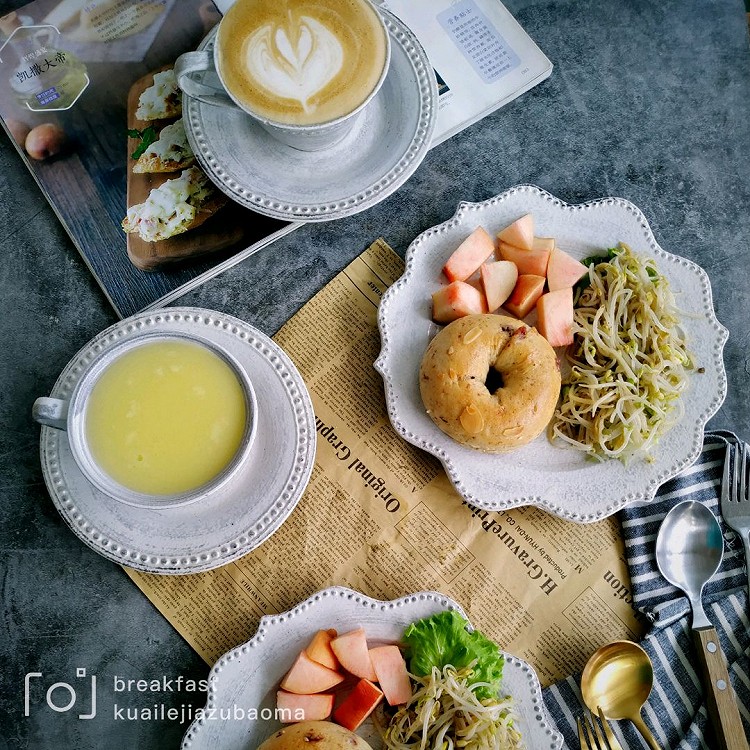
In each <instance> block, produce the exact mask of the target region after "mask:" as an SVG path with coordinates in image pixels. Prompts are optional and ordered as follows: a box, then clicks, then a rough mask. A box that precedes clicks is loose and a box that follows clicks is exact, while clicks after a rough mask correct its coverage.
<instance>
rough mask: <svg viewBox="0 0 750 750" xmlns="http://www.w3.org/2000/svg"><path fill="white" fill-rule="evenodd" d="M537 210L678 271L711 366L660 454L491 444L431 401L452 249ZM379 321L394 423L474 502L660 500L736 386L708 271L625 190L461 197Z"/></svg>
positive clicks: (693, 385)
mask: <svg viewBox="0 0 750 750" xmlns="http://www.w3.org/2000/svg"><path fill="white" fill-rule="evenodd" d="M528 212H531V213H532V214H533V215H534V221H535V226H536V230H535V231H536V234H537V235H539V236H545V237H554V238H555V239H556V241H557V243H558V244H559V245H560V247H562V248H563V249H564V250H566V251H568V252H569V253H570V254H571V255H573V256H574V257H576V258H585V257H586V256H589V255H593V254H595V253H598V252H602V251H603V250H605V249H606V248H608V247H613V246H614V245H616V244H617V243H618V242H626V243H627V244H629V245H630V246H631V247H632V249H633V250H634V251H635V252H637V253H639V254H641V255H646V256H650V257H653V258H654V259H655V260H656V262H657V264H658V267H659V269H660V270H661V271H662V272H663V273H664V275H665V276H666V277H667V278H668V279H669V282H670V285H671V288H672V290H673V292H674V294H675V297H676V301H677V305H678V307H679V308H680V310H681V311H682V315H681V324H682V328H683V329H684V331H685V334H686V337H687V342H688V347H689V349H690V351H691V352H692V353H693V354H694V355H695V360H696V362H697V366H698V367H700V368H703V369H704V372H702V373H700V374H699V373H697V372H695V373H693V374H692V375H691V382H690V384H689V388H688V391H687V392H686V394H685V395H684V396H683V403H684V406H685V414H684V416H683V417H682V419H680V421H679V422H678V423H677V424H676V425H675V426H674V427H672V429H671V430H670V431H669V432H667V433H666V434H665V435H664V436H663V437H662V439H661V441H660V442H659V444H658V446H657V449H656V451H655V452H654V456H653V459H654V460H653V462H652V463H647V462H645V461H633V462H631V463H630V464H629V465H628V466H624V465H623V464H622V463H621V462H620V461H617V460H611V461H604V462H596V461H592V460H591V459H588V458H587V457H586V456H585V455H584V454H582V453H581V452H580V451H577V450H576V449H574V448H571V447H566V446H562V445H557V444H552V443H550V442H549V440H548V439H547V437H546V436H545V435H541V436H539V437H538V438H537V439H536V440H534V441H533V442H532V443H529V444H528V445H526V446H523V447H522V448H519V449H517V450H515V451H513V452H511V453H507V454H500V455H489V454H485V453H481V452H479V451H475V450H472V449H470V448H466V447H464V446H462V445H460V444H459V443H457V442H455V441H454V440H453V439H451V438H450V437H448V436H447V435H446V434H444V433H443V432H441V431H440V430H439V429H438V428H437V427H436V426H435V425H434V424H433V422H432V420H431V419H430V418H429V417H428V416H427V414H426V413H425V409H424V406H423V405H422V399H421V396H420V393H419V383H418V373H419V366H420V363H421V360H422V356H423V354H424V352H425V350H426V348H427V344H428V343H429V341H430V339H431V338H432V337H433V336H434V335H435V333H437V331H438V327H437V326H436V325H435V324H434V323H433V322H432V321H431V319H430V315H431V295H432V293H433V292H434V291H435V290H436V289H438V287H439V286H440V284H441V281H440V279H441V271H442V267H443V265H444V264H445V261H446V260H447V259H448V257H449V256H450V254H451V253H452V252H453V250H454V249H455V248H456V247H457V246H458V245H459V243H460V242H461V241H462V240H463V239H464V238H465V237H466V236H467V235H468V234H469V233H470V232H471V231H472V230H473V229H475V228H476V227H477V226H480V225H481V226H484V227H485V228H486V229H487V231H488V232H490V234H494V233H495V232H497V231H499V230H500V229H502V228H503V227H504V226H507V225H508V224H510V223H511V222H512V221H514V220H515V219H517V218H518V217H519V216H521V215H523V214H525V213H528ZM378 325H379V327H380V335H381V341H382V349H381V351H380V354H379V356H378V358H377V360H376V362H375V369H376V370H377V371H378V372H379V373H380V374H381V375H382V376H383V380H384V382H385V395H386V402H387V405H388V414H389V416H390V420H391V423H392V424H393V426H394V428H395V429H396V431H397V432H398V433H399V434H400V435H401V436H402V437H403V438H404V439H405V440H407V441H408V442H410V443H413V444H414V445H416V446H418V447H419V448H422V449H423V450H425V451H427V452H429V453H432V454H433V455H435V456H436V457H437V458H439V459H440V461H441V462H442V464H443V466H444V468H445V471H446V472H447V474H448V477H449V478H450V480H451V482H452V483H453V485H454V486H455V488H456V490H457V491H458V492H459V494H460V495H461V496H462V497H463V498H464V499H465V500H466V501H467V502H469V503H471V504H472V505H475V506H477V507H480V508H484V509H487V510H507V509H509V508H515V507H519V506H522V505H534V506H538V507H540V508H543V509H544V510H546V511H549V512H550V513H553V514H555V515H557V516H560V517H561V518H566V519H569V520H572V521H577V522H581V523H588V522H592V521H598V520H600V519H602V518H605V517H607V516H610V515H612V514H613V513H615V512H616V511H618V510H620V509H621V508H623V507H624V506H625V505H628V504H631V503H634V502H637V501H644V502H649V501H651V500H653V497H654V495H655V494H656V491H657V490H658V488H659V486H660V485H661V484H663V483H664V482H665V481H667V480H668V479H670V478H671V477H673V476H675V475H676V474H678V473H679V472H680V471H682V470H683V469H686V468H687V467H688V466H690V465H691V464H692V463H693V462H694V461H695V460H696V459H697V458H698V455H699V454H700V451H701V446H702V442H703V428H704V426H705V424H706V422H707V421H708V419H709V418H710V417H711V416H713V414H715V413H716V411H717V410H718V408H719V407H720V406H721V404H722V402H723V401H724V397H725V396H726V389H727V383H726V374H725V371H724V361H723V359H722V352H723V349H724V344H725V342H726V340H727V336H728V332H727V330H726V329H725V328H724V327H723V326H722V325H721V324H720V323H719V321H718V320H717V318H716V315H715V314H714V309H713V302H712V297H711V285H710V282H709V279H708V276H707V274H706V272H705V271H704V270H703V269H702V268H700V267H699V266H697V265H696V264H695V263H693V262H692V261H690V260H686V259H685V258H681V257H679V256H677V255H673V254H671V253H668V252H666V251H665V250H663V249H662V248H661V247H659V245H658V243H657V242H656V239H655V238H654V235H653V233H652V231H651V228H650V227H649V225H648V222H647V221H646V218H645V217H644V215H643V213H642V212H641V211H640V209H638V208H637V207H636V206H634V205H633V204H632V203H630V202H629V201H626V200H623V199H621V198H603V199H601V200H596V201H592V202H590V203H582V204H579V205H568V204H567V203H564V202H563V201H561V200H559V199H557V198H555V197H554V196H552V195H550V194H549V193H547V192H545V191H544V190H541V189H540V188H538V187H535V186H533V185H519V186H516V187H513V188H511V189H510V190H507V191H505V192H504V193H501V194H500V195H498V196H496V197H495V198H491V199H490V200H487V201H484V202H482V203H461V204H460V205H459V206H458V210H457V211H456V214H455V215H454V216H453V218H451V219H449V220H448V221H446V222H444V223H443V224H439V225H438V226H436V227H433V228H431V229H428V230H427V231H425V232H423V233H422V234H420V235H419V237H417V238H416V239H415V240H414V242H412V243H411V245H410V246H409V249H408V250H407V253H406V271H405V273H404V275H403V276H402V277H401V278H400V279H398V281H396V283H395V284H393V286H391V288H390V289H388V291H387V292H386V293H385V294H384V295H383V299H382V301H381V303H380V309H379V312H378Z"/></svg>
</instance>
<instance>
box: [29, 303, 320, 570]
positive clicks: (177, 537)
mask: <svg viewBox="0 0 750 750" xmlns="http://www.w3.org/2000/svg"><path fill="white" fill-rule="evenodd" d="M144 331H161V332H166V333H176V334H180V333H182V334H192V335H194V336H196V337H197V338H199V339H201V338H202V339H206V340H208V341H209V342H211V343H213V344H215V345H216V346H218V347H220V348H222V349H224V350H225V351H227V352H228V353H230V354H231V355H232V356H233V357H234V359H235V361H237V362H238V363H239V365H240V366H241V367H243V368H244V369H245V371H246V372H247V374H248V376H249V378H250V380H251V381H252V383H253V389H254V390H255V393H256V397H257V402H258V412H257V419H258V430H257V434H256V437H255V441H254V442H253V447H252V449H251V451H250V455H249V456H248V459H247V460H246V461H244V462H243V464H242V466H241V467H240V468H239V469H238V471H237V474H236V475H235V476H233V477H232V479H231V480H230V481H229V482H228V483H227V484H226V485H223V486H222V487H221V488H219V489H218V490H214V491H212V492H209V493H208V494H207V495H206V497H204V498H202V499H201V500H200V501H199V502H195V503H192V504H190V505H183V506H179V507H176V508H164V509H153V508H136V507H134V506H132V505H126V504H125V503H121V502H119V501H117V500H115V499H113V498H111V497H109V496H107V495H105V494H104V493H103V492H100V491H99V490H97V489H96V488H95V487H94V486H93V485H92V484H91V483H90V482H89V481H88V479H86V477H85V476H84V475H83V473H82V472H81V470H80V469H79V468H78V464H77V463H76V462H75V459H74V458H73V454H72V453H71V449H70V444H69V442H68V436H67V433H65V432H63V431H62V430H56V429H54V428H52V427H42V429H41V436H40V456H41V463H42V472H43V474H44V480H45V482H46V484H47V489H48V490H49V493H50V496H51V497H52V501H53V503H54V504H55V507H56V508H57V510H58V512H59V513H60V515H61V516H62V517H63V519H64V520H65V522H66V523H67V524H68V526H69V527H70V529H71V530H72V531H73V532H74V533H75V534H76V536H78V538H79V539H81V541H83V542H84V543H85V544H87V545H88V546H89V547H91V548H92V549H93V550H94V551H96V552H98V553H99V554H100V555H103V556H104V557H106V558H108V559H109V560H112V561H114V562H117V563H120V564H122V565H127V566H129V567H131V568H135V569H136V570H140V571H143V572H145V573H162V574H168V573H169V574H182V573H199V572H203V571H206V570H211V569H213V568H217V567H219V566H220V565H226V564H227V563H228V562H231V561H232V560H236V559H237V558H239V557H241V556H242V555H246V554H247V553H248V552H250V551H251V550H253V549H255V548H256V547H257V546H258V545H260V544H261V543H262V542H264V541H265V540H266V539H268V538H269V537H270V536H271V535H272V534H273V533H274V532H276V531H277V530H278V528H279V527H280V526H281V524H282V523H283V522H284V521H285V520H286V518H287V517H288V516H289V514H290V513H291V512H292V510H293V509H294V507H295V506H296V505H297V502H298V501H299V498H300V497H301V496H302V493H303V492H304V490H305V487H306V486H307V482H308V481H309V478H310V475H311V473H312V469H313V464H314V461H315V447H316V444H315V415H314V413H313V407H312V401H311V400H310V395H309V393H308V392H307V388H306V387H305V383H304V381H303V380H302V376H301V375H300V373H299V371H298V370H297V368H296V367H295V366H294V363H293V362H292V361H291V359H289V357H288V355H287V354H286V352H284V351H283V350H282V349H281V347H280V346H279V345H278V344H277V343H276V342H274V341H273V340H272V339H270V338H268V336H266V335H265V334H264V333H262V332H261V331H259V330H257V329H256V328H254V327H253V326H251V325H249V324H248V323H245V322H244V321H242V320H239V319H238V318H234V317H232V316H230V315H226V314H224V313H220V312H215V311H213V310H204V309H201V308H195V307H170V308H166V309H163V310H151V311H148V312H143V313H139V314H138V315H134V316H132V317H130V318H126V319H125V320H122V321H120V322H119V323H115V324H114V325H113V326H110V327H109V328H107V329H106V330H104V331H102V332H101V333H100V334H99V335H98V336H96V337H95V338H93V339H92V340H91V341H89V342H88V344H86V345H85V346H84V347H83V348H82V349H81V350H80V351H79V352H78V353H77V354H76V355H75V356H74V357H73V358H72V359H71V360H70V362H69V363H68V365H67V366H66V367H65V369H64V370H63V371H62V373H61V374H60V377H59V378H58V379H57V382H56V383H55V385H54V387H53V389H52V393H51V395H52V396H53V397H55V398H63V399H64V398H69V397H70V394H71V393H72V392H73V389H74V388H75V386H76V383H77V382H78V381H79V380H80V378H81V377H82V373H83V372H84V370H85V369H86V367H87V365H88V364H89V363H90V362H91V361H92V359H94V358H95V357H96V356H98V355H99V354H100V353H102V352H104V351H106V350H107V349H108V348H109V347H113V346H116V345H117V344H118V343H120V342H123V341H126V340H128V339H129V338H133V337H137V336H139V335H140V334H141V333H142V332H144Z"/></svg>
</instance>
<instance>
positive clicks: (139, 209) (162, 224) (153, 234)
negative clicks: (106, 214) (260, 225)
mask: <svg viewBox="0 0 750 750" xmlns="http://www.w3.org/2000/svg"><path fill="white" fill-rule="evenodd" d="M226 203H227V198H226V196H225V195H224V194H223V193H220V192H219V191H218V190H216V188H215V187H214V186H213V185H212V184H211V182H210V181H209V179H208V177H206V175H205V174H204V173H203V171H201V170H200V169H199V168H198V167H190V168H188V169H185V170H183V171H182V173H181V174H180V176H179V177H175V178H174V179H172V180H167V181H166V182H164V183H163V184H162V185H160V186H159V187H156V188H153V189H152V190H151V192H150V193H149V194H148V198H146V200H145V201H144V202H143V203H138V204H136V205H135V206H131V207H130V208H129V209H128V214H127V216H126V217H125V218H124V219H123V220H122V228H123V229H124V230H125V231H126V232H128V233H131V232H133V233H136V234H138V235H139V236H140V237H141V239H143V240H144V241H146V242H159V241H161V240H166V239H168V238H169V237H174V236H175V235H177V234H182V233H183V232H188V231H190V230H191V229H195V228H196V227H198V226H200V225H201V224H203V223H204V222H205V221H206V220H207V219H210V218H211V217H212V216H213V215H214V214H215V213H216V212H217V211H218V210H219V209H220V208H221V207H222V206H224V205H225V204H226Z"/></svg>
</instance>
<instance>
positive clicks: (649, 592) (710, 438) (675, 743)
mask: <svg viewBox="0 0 750 750" xmlns="http://www.w3.org/2000/svg"><path fill="white" fill-rule="evenodd" d="M736 440H737V438H736V437H735V436H734V435H733V434H732V433H729V432H713V433H706V435H705V438H704V443H703V452H702V453H701V455H700V457H699V458H698V460H697V461H696V463H695V464H694V465H693V466H692V467H690V468H689V469H687V470H686V471H684V472H683V473H682V474H680V475H679V476H677V477H675V478H674V479H671V480H670V481H668V482H667V483H665V484H664V485H663V486H662V487H661V488H660V489H659V492H658V494H657V495H656V498H655V499H654V501H653V502H652V503H649V504H640V505H638V506H633V507H630V508H626V509H625V510H623V511H621V512H620V515H619V518H620V521H621V523H622V533H623V538H624V540H625V554H626V557H627V561H628V567H629V569H630V575H631V581H632V585H633V598H634V602H635V606H636V607H638V609H640V610H641V611H642V612H643V613H644V614H645V615H646V616H647V617H648V619H649V621H650V622H651V623H652V626H651V629H650V630H649V632H648V633H647V635H646V637H645V638H644V640H643V641H642V642H641V646H643V648H644V649H645V650H646V651H647V652H648V655H649V656H650V657H651V660H652V661H653V663H654V687H653V690H652V691H651V695H650V696H649V700H648V703H647V704H646V706H644V709H643V717H644V719H645V721H646V724H648V726H649V728H650V729H651V730H652V732H653V734H654V736H655V737H656V740H657V742H658V743H659V744H660V745H661V746H662V747H663V748H665V750H667V749H669V750H698V748H703V749H705V750H714V748H712V744H710V743H712V740H711V734H710V729H709V727H708V714H707V711H706V706H705V703H704V702H703V698H702V688H701V685H700V681H699V678H698V675H697V673H696V671H695V669H694V665H695V664H696V658H695V656H694V655H693V652H692V646H691V636H690V622H691V620H690V604H689V602H688V600H687V597H685V596H684V595H683V593H682V592H681V591H679V590H678V589H676V588H674V587H673V586H671V585H670V584H668V583H667V582H666V580H664V578H662V576H661V574H660V573H659V570H658V568H657V567H656V560H655V558H654V549H655V543H656V534H657V532H658V530H659V525H660V524H661V521H662V519H663V518H664V516H665V515H666V513H667V512H668V511H669V510H670V509H671V508H672V507H673V506H674V505H676V504H677V503H679V502H681V501H683V500H698V501H700V502H702V503H705V505H706V506H707V507H708V508H710V509H711V510H712V511H713V513H714V514H715V515H716V516H717V517H718V518H719V521H720V522H721V526H722V532H723V534H724V559H723V561H722V565H721V568H719V571H718V573H717V574H716V576H714V578H712V579H711V581H710V583H709V584H708V585H707V586H706V588H705V590H704V594H703V605H704V607H705V610H706V614H707V615H708V618H709V620H710V621H711V622H712V624H713V625H714V627H715V628H716V630H717V631H718V633H719V638H720V641H721V646H722V648H723V649H724V653H725V654H726V656H727V661H728V662H729V674H730V677H731V680H732V685H733V687H734V689H735V692H736V693H737V698H738V703H739V707H740V714H741V716H742V720H743V723H744V725H745V732H746V734H747V735H748V736H750V609H749V608H748V596H747V571H746V570H745V556H744V551H743V548H742V543H741V540H740V538H739V536H738V535H737V534H735V533H734V532H733V531H732V530H731V529H730V528H729V527H727V526H726V525H725V524H724V523H723V521H722V519H721V511H720V508H719V496H720V493H721V475H722V470H723V467H724V452H725V450H726V446H727V442H735V441H736ZM580 677H581V676H580V674H577V675H572V676H571V677H568V678H567V679H565V680H562V681H561V682H559V683H557V684H555V685H552V686H551V687H549V688H547V689H546V690H545V691H544V700H545V702H546V704H547V708H548V709H549V711H550V713H551V714H552V717H553V719H554V720H555V722H556V723H557V726H558V729H559V730H560V732H561V733H562V734H563V736H564V738H565V742H566V747H569V748H578V747H579V743H578V733H577V730H576V723H575V722H576V717H577V716H581V714H582V713H583V699H582V698H581V691H580ZM611 724H612V727H613V729H614V732H615V734H616V735H617V737H618V739H619V740H620V742H621V743H622V746H623V747H624V748H627V749H628V750H635V749H636V748H637V749H638V750H640V749H641V748H644V749H646V750H647V748H648V745H647V744H646V742H645V741H644V740H643V739H642V738H641V737H640V735H639V734H638V732H637V731H636V730H635V728H634V727H633V726H632V725H631V724H630V722H628V721H620V722H611Z"/></svg>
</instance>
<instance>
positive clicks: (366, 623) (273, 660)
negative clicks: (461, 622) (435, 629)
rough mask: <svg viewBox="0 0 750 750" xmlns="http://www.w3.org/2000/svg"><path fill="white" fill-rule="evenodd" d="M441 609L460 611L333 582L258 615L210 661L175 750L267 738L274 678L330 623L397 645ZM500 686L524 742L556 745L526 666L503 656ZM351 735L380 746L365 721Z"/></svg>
mask: <svg viewBox="0 0 750 750" xmlns="http://www.w3.org/2000/svg"><path fill="white" fill-rule="evenodd" d="M447 609H453V610H456V611H457V612H459V613H461V614H462V615H463V616H464V617H466V614H465V613H464V612H463V610H462V609H461V606H460V605H459V604H458V603H457V602H455V601H454V600H453V599H451V598H449V597H447V596H445V595H443V594H440V593H437V592H434V591H423V592H420V593H417V594H412V595H410V596H405V597H403V598H401V599H395V600H393V601H378V600H376V599H371V598H370V597H368V596H365V595H364V594H360V593H358V592H356V591H352V590H351V589H347V588H343V587H340V586H334V587H333V588H329V589H325V590H324V591H320V592H318V593H317V594H314V595H313V596H311V597H310V598H309V599H307V600H306V601H304V602H302V603H301V604H298V605H297V606H296V607H295V608H294V609H292V610H290V611H289V612H283V613H281V614H278V615H272V616H267V617H263V618H262V619H261V621H260V625H259V626H258V631H257V632H256V634H255V635H254V636H253V637H252V638H251V639H250V640H249V641H247V643H244V644H243V645H241V646H238V647H237V648H235V649H233V650H232V651H229V652H228V653H226V654H224V656H222V657H221V659H219V661H218V662H216V664H214V666H213V668H212V669H211V673H210V674H209V677H208V700H207V703H206V707H205V709H204V710H203V712H202V715H201V716H199V717H198V718H196V720H195V721H194V722H193V723H192V724H191V725H190V727H189V728H188V730H187V733H186V734H185V737H184V738H183V740H182V746H181V750H255V749H256V748H257V747H258V746H259V745H260V744H261V742H263V741H264V740H265V739H267V738H268V737H270V736H271V734H273V732H275V731H276V730H277V729H279V728H280V727H281V724H280V723H279V722H278V721H277V720H275V719H274V718H273V716H274V708H275V700H276V691H277V690H278V687H279V682H280V681H281V678H282V677H283V676H284V675H285V674H286V672H287V671H288V670H289V667H290V666H291V665H292V662H293V661H294V659H295V658H296V656H297V654H298V653H299V652H300V651H301V650H302V649H303V648H305V646H307V644H308V643H309V642H310V640H311V639H312V637H313V635H315V633H316V632H317V631H318V630H321V629H328V628H336V630H338V632H340V633H344V632H346V631H347V630H353V629H355V628H357V627H360V626H363V627H364V628H365V631H366V632H367V637H368V640H371V641H374V642H382V643H397V642H398V641H400V640H401V636H402V634H403V632H404V629H405V628H406V626H407V625H409V624H410V623H412V622H415V621H416V620H419V619H421V618H423V617H429V616H430V615H433V614H435V613H437V612H443V611H445V610H447ZM503 690H504V691H505V692H506V693H507V694H508V695H510V696H511V697H512V698H513V703H514V710H515V715H516V718H517V721H516V726H517V727H518V729H519V731H520V732H521V736H522V738H523V741H524V746H525V747H527V748H529V750H531V748H533V749H534V750H559V748H561V747H562V736H561V735H560V734H559V733H558V732H557V731H555V730H554V729H553V725H552V722H551V719H550V718H549V715H548V713H547V709H546V707H545V705H544V701H543V699H542V689H541V686H540V684H539V680H538V679H537V676H536V673H535V672H534V670H533V669H532V668H531V666H530V665H529V664H527V663H526V662H525V661H522V660H521V659H518V658H516V657H515V656H510V655H508V654H505V668H504V670H503ZM357 733H358V734H359V735H361V736H362V737H364V739H365V740H367V742H369V743H370V745H371V746H372V748H373V750H383V743H382V741H381V739H380V736H379V735H378V733H377V730H376V729H375V728H374V727H373V725H372V722H371V721H366V722H365V723H364V724H362V726H361V727H360V728H359V730H358V731H357Z"/></svg>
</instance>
